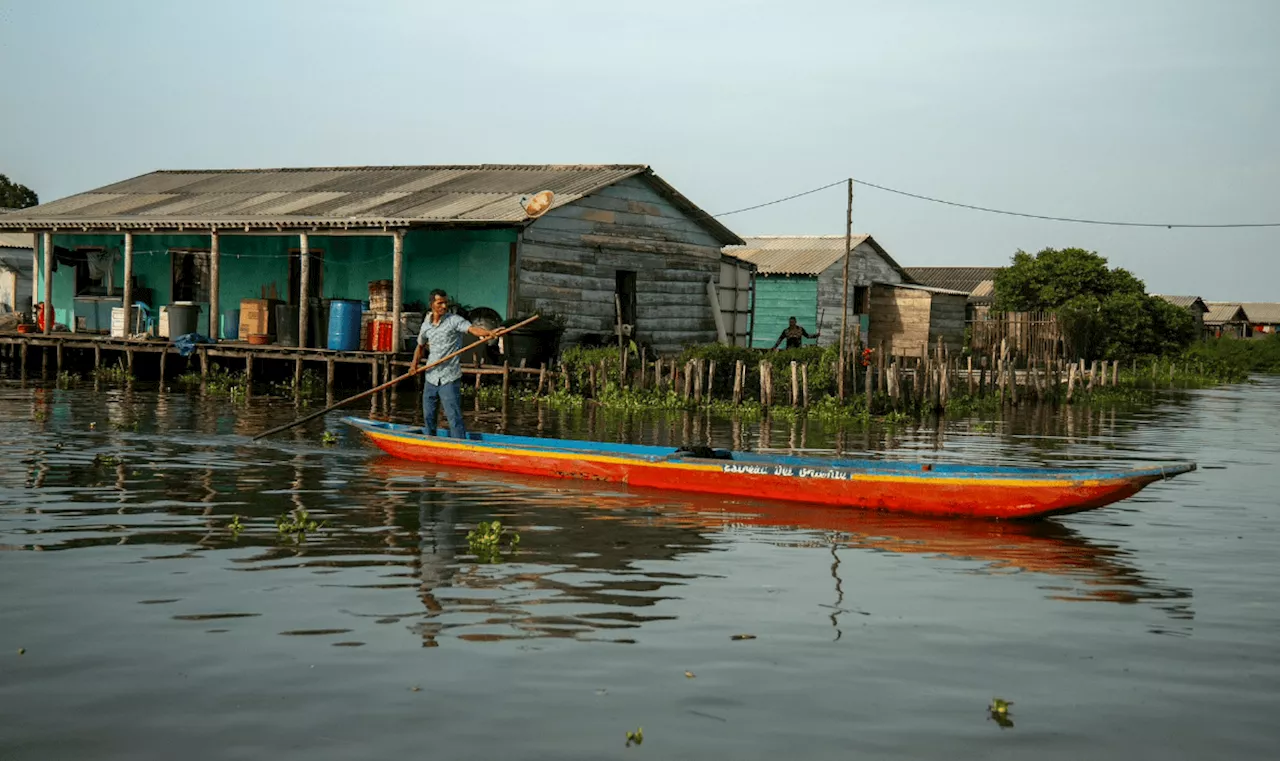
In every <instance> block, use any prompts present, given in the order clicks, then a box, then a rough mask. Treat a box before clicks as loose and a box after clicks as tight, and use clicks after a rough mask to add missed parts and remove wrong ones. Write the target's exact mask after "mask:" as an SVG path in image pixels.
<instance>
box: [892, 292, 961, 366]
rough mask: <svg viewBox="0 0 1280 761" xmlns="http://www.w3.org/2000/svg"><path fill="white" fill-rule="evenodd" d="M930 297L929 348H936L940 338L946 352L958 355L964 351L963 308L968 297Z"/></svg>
mask: <svg viewBox="0 0 1280 761" xmlns="http://www.w3.org/2000/svg"><path fill="white" fill-rule="evenodd" d="M899 290H902V289H899ZM932 296H933V298H932V299H931V305H930V309H929V346H930V348H934V347H936V346H937V345H938V339H939V338H941V339H942V343H943V345H944V346H946V347H947V350H948V351H950V352H952V353H956V354H958V353H959V352H961V351H962V350H963V349H964V327H965V308H966V306H967V304H968V301H969V297H968V296H962V295H953V294H948V293H935V294H932Z"/></svg>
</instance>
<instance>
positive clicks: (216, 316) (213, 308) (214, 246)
mask: <svg viewBox="0 0 1280 761" xmlns="http://www.w3.org/2000/svg"><path fill="white" fill-rule="evenodd" d="M221 244H222V240H221V239H220V238H219V236H218V231H217V230H211V231H210V232H209V332H208V333H207V334H206V335H208V336H209V340H211V341H213V342H214V343H217V342H218V341H220V340H222V313H221V311H222V302H221V300H220V299H219V298H218V297H219V295H220V294H219V291H221V289H222V276H221V274H220V265H221V264H222V252H221Z"/></svg>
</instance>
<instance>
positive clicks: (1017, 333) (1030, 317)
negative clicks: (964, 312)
mask: <svg viewBox="0 0 1280 761" xmlns="http://www.w3.org/2000/svg"><path fill="white" fill-rule="evenodd" d="M966 327H967V328H968V334H969V349H970V350H971V352H972V353H974V354H978V355H992V354H993V353H994V352H997V351H999V350H1000V348H1001V346H1004V347H1007V348H1008V350H1009V351H1010V352H1011V353H1012V355H1013V356H1015V357H1021V358H1030V359H1032V361H1048V360H1051V359H1063V358H1064V357H1065V354H1064V345H1065V344H1064V342H1063V336H1062V329H1061V325H1060V323H1059V322H1058V317H1057V315H1056V314H1054V313H1053V312H979V313H978V314H977V315H976V316H975V317H974V318H973V319H970V320H968V321H966Z"/></svg>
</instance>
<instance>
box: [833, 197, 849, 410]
mask: <svg viewBox="0 0 1280 761" xmlns="http://www.w3.org/2000/svg"><path fill="white" fill-rule="evenodd" d="M852 248H853V178H852V177H851V178H849V206H848V210H847V211H846V213H845V219H844V281H843V286H842V288H841V290H842V294H841V296H840V378H839V381H838V382H837V384H836V385H837V386H838V387H839V389H838V390H839V392H840V401H844V376H845V363H846V362H847V361H848V358H847V357H846V356H845V345H846V339H845V331H846V330H847V329H848V328H847V324H848V322H849V253H850V250H851V249H852Z"/></svg>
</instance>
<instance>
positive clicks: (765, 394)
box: [756, 359, 769, 407]
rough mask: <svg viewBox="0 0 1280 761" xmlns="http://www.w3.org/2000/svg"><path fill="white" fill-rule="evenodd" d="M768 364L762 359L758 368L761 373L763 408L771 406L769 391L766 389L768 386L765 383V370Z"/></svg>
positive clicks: (761, 403)
mask: <svg viewBox="0 0 1280 761" xmlns="http://www.w3.org/2000/svg"><path fill="white" fill-rule="evenodd" d="M767 364H768V362H766V361H765V360H763V359H762V360H760V364H759V366H758V367H757V368H756V369H757V370H759V372H760V406H761V407H767V406H769V397H768V389H767V388H766V386H767V385H768V384H767V383H766V382H765V369H764V368H765V365H767Z"/></svg>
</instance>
